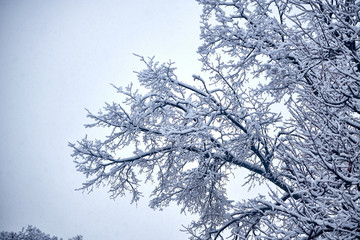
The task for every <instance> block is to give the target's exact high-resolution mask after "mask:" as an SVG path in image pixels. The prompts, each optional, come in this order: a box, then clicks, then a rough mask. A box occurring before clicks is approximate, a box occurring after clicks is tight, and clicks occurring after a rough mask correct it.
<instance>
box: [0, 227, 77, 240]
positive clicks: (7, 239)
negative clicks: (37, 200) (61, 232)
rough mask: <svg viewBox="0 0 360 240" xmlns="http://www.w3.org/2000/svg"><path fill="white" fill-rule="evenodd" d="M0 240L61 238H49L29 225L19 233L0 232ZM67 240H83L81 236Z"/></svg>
mask: <svg viewBox="0 0 360 240" xmlns="http://www.w3.org/2000/svg"><path fill="white" fill-rule="evenodd" d="M0 240H62V238H58V237H55V236H53V237H51V236H50V235H49V234H46V233H44V232H42V231H41V230H40V229H38V228H36V227H34V226H31V225H29V226H28V227H27V228H26V229H24V228H23V229H22V230H21V231H20V232H18V233H15V232H5V231H3V232H0ZM69 240H83V237H82V236H81V235H77V236H76V237H73V238H71V239H70V238H69Z"/></svg>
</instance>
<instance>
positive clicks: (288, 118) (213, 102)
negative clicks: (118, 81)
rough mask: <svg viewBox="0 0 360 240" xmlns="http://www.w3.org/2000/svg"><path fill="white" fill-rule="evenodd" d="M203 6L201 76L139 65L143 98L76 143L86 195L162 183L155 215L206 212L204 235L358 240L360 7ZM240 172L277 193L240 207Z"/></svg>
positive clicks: (199, 232) (308, 1)
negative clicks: (236, 189)
mask: <svg viewBox="0 0 360 240" xmlns="http://www.w3.org/2000/svg"><path fill="white" fill-rule="evenodd" d="M197 1H198V3H199V4H201V5H202V6H203V13H202V22H201V39H202V40H203V44H202V45H201V46H200V47H199V50H198V53H199V55H200V56H201V57H200V59H201V61H202V64H203V69H202V73H201V74H199V75H194V76H193V79H192V80H191V81H190V80H189V79H178V78H177V76H176V74H175V67H174V65H173V63H171V62H170V63H167V64H160V63H158V62H156V61H155V60H154V59H153V58H150V59H146V58H141V60H142V61H143V62H144V64H145V66H146V69H145V70H143V71H141V72H138V73H137V76H138V81H139V83H140V85H141V88H142V91H136V90H134V89H133V88H132V86H128V87H127V88H125V89H122V88H120V87H119V88H117V90H118V92H119V93H120V94H123V95H125V96H126V101H125V102H123V103H122V104H118V103H112V104H107V105H106V106H105V108H104V110H102V111H100V112H99V113H98V114H92V113H90V112H89V115H88V116H89V117H90V118H91V119H93V120H94V123H93V124H90V125H87V126H88V127H97V126H100V127H107V128H110V130H111V132H110V134H109V135H108V136H107V137H106V138H104V139H103V140H95V141H92V140H89V139H87V138H84V139H83V140H82V141H79V142H78V143H77V144H70V146H71V147H72V148H73V149H74V154H73V156H74V157H75V158H76V163H77V169H78V170H79V171H80V172H82V173H84V174H85V175H86V176H87V177H88V178H89V181H87V182H86V183H84V185H83V189H88V190H91V189H92V188H93V187H94V186H99V185H101V184H109V185H110V191H111V193H112V196H113V197H117V196H118V195H120V196H122V195H124V194H125V193H126V192H130V193H131V194H132V196H133V200H134V201H137V200H138V199H139V197H140V196H141V192H140V191H139V189H138V187H139V185H140V183H141V180H144V179H146V180H147V181H154V183H155V189H154V190H153V192H152V195H151V202H150V206H151V207H152V208H163V207H165V206H167V205H168V204H169V203H170V202H172V201H174V202H176V203H177V204H179V205H180V206H181V207H182V210H183V211H184V212H190V213H196V214H199V219H198V221H196V222H193V223H192V224H191V225H190V226H188V228H187V230H188V232H189V234H190V237H191V238H192V239H225V237H230V238H231V239H359V238H360V142H359V141H360V118H359V117H360V58H359V36H360V28H359V26H360V24H359V18H360V1H358V0H197ZM127 146H134V148H135V151H134V154H133V156H123V155H122V150H123V149H124V148H126V147H127ZM237 169H246V170H247V173H248V175H247V176H243V175H236V173H237ZM232 175H235V179H236V180H237V181H238V182H239V184H240V183H243V182H244V179H246V183H245V185H246V186H253V185H257V184H263V185H264V186H266V187H267V189H268V192H267V193H262V195H263V196H262V195H259V197H257V198H254V199H248V200H246V201H239V200H238V199H229V198H228V196H227V188H226V183H227V182H228V181H229V179H230V178H231V177H232Z"/></svg>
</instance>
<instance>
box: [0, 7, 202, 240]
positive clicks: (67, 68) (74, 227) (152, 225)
mask: <svg viewBox="0 0 360 240" xmlns="http://www.w3.org/2000/svg"><path fill="white" fill-rule="evenodd" d="M200 13H201V8H200V7H199V6H198V5H197V3H196V2H195V1H193V0H186V1H184V0H172V1H169V0H151V1H149V0H131V1H125V0H106V1H100V0H98V1H95V0H57V1H55V0H52V1H51V0H49V1H45V0H42V1H40V0H38V1H37V0H22V1H21V0H1V1H0V110H1V115H0V116H1V120H0V121H1V125H0V136H1V137H0V161H1V162H0V163H1V167H0V231H19V230H21V228H22V227H26V226H27V225H28V224H30V225H34V226H36V227H38V228H40V229H41V230H42V231H44V232H46V233H48V234H51V235H55V236H58V237H63V238H64V239H67V238H69V237H72V236H75V235H76V234H81V235H83V236H84V238H85V240H99V239H107V240H118V239H124V240H128V239H130V240H131V239H134V240H135V239H157V240H158V239H173V240H176V239H184V238H186V235H185V234H184V233H181V232H180V231H179V229H180V228H181V224H187V223H189V221H190V219H191V218H190V217H189V216H180V215H179V209H178V208H176V207H173V208H171V209H167V210H166V211H164V212H154V211H153V210H151V209H149V208H148V207H147V204H148V201H147V200H146V199H144V200H142V201H140V203H139V205H138V206H135V205H130V200H131V199H130V197H128V198H118V199H117V200H115V201H114V200H111V199H110V198H109V194H107V192H106V188H104V189H97V190H96V191H95V192H93V193H91V194H90V195H87V194H83V193H82V192H79V191H74V189H76V188H78V187H80V186H81V183H82V182H83V181H84V178H83V176H82V175H81V173H78V172H76V170H75V164H74V163H73V159H72V158H71V157H70V154H71V149H70V148H69V147H68V146H67V145H68V142H75V141H76V140H80V139H81V138H83V137H84V135H85V133H86V129H84V127H83V124H84V123H89V120H87V119H86V117H85V116H86V112H85V110H84V108H88V109H90V110H92V111H93V112H97V111H98V109H100V108H101V107H102V106H103V105H104V102H112V101H113V100H116V99H117V95H116V93H115V90H114V89H113V88H112V87H111V86H110V84H111V83H113V84H115V85H117V86H121V85H122V86H125V85H127V84H129V83H130V82H131V81H136V76H135V74H134V73H133V71H134V70H141V69H142V67H143V66H142V65H141V63H140V61H139V59H137V58H136V57H134V56H133V55H132V53H137V54H140V55H144V56H153V55H155V56H156V57H157V58H158V59H159V60H160V61H167V60H169V59H171V60H173V61H175V62H176V65H177V67H178V69H179V71H178V73H179V75H180V77H182V79H184V80H186V79H187V78H189V79H190V78H191V75H192V74H198V73H199V68H200V64H199V63H198V62H197V58H198V56H197V55H196V49H197V47H198V45H199V42H200V41H199V26H200V24H199V21H200V18H199V15H200ZM150 236H153V237H152V238H150Z"/></svg>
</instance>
